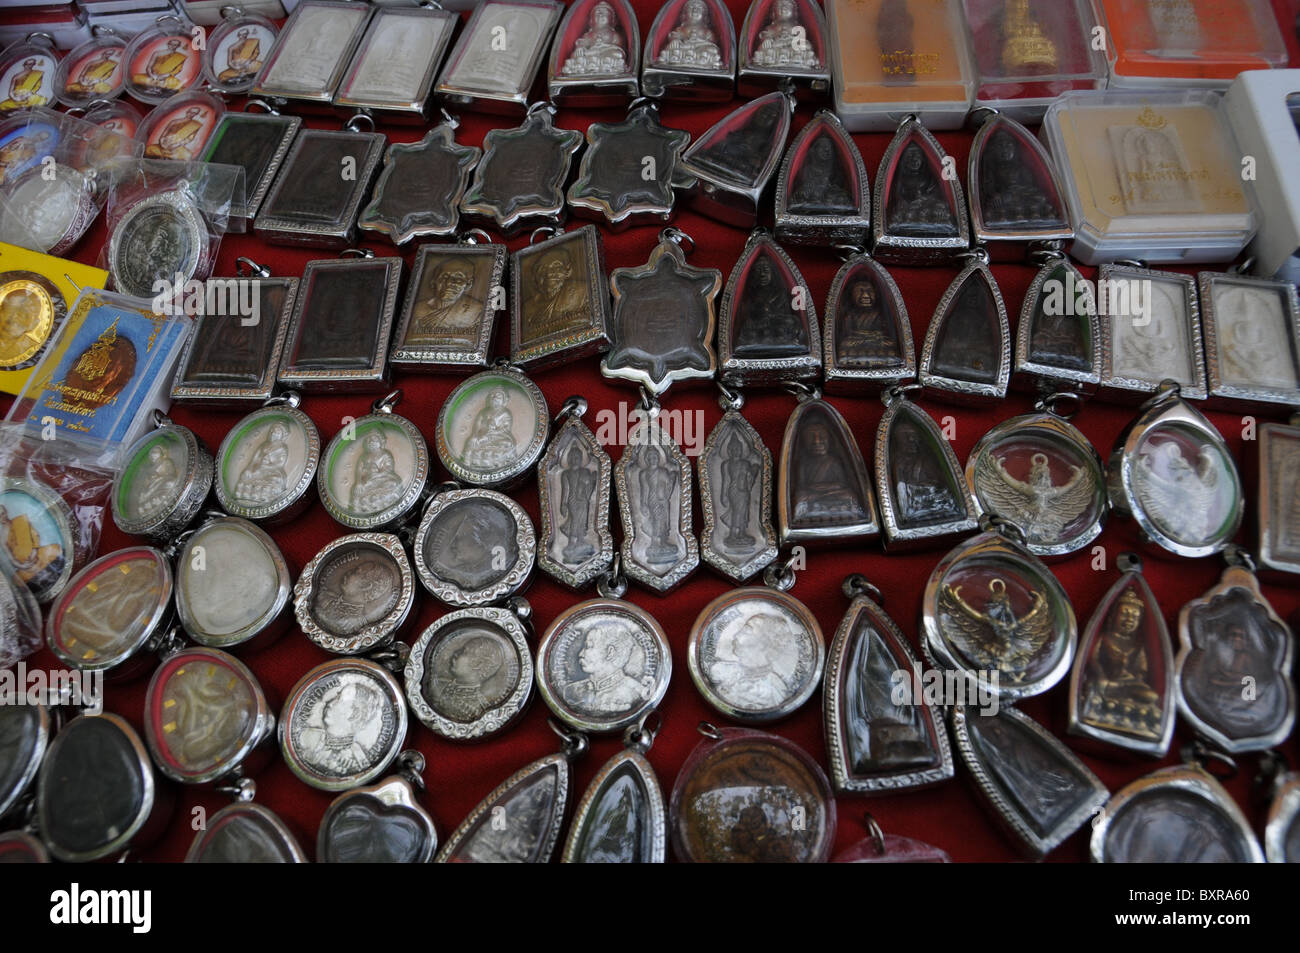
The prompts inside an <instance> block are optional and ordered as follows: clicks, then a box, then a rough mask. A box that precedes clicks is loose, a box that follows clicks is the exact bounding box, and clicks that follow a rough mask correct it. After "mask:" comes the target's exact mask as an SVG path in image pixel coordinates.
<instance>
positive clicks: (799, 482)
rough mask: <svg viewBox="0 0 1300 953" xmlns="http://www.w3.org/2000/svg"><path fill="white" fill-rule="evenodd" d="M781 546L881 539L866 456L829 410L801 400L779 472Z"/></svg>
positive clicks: (788, 428) (783, 444)
mask: <svg viewBox="0 0 1300 953" xmlns="http://www.w3.org/2000/svg"><path fill="white" fill-rule="evenodd" d="M777 474H778V475H777V487H776V500H777V516H778V520H779V523H780V527H779V529H780V534H781V536H780V539H781V545H782V546H784V545H786V544H787V543H792V542H793V543H802V542H811V541H814V540H815V541H817V542H825V543H827V544H829V543H830V542H831V541H832V540H836V539H860V540H864V541H869V540H872V539H875V538H876V536H878V535H879V533H880V524H879V522H878V521H877V518H876V501H875V497H874V494H873V493H872V492H871V483H870V482H869V480H868V478H867V468H866V464H865V463H864V462H863V460H862V451H860V450H859V449H858V442H857V441H856V440H855V439H854V438H853V433H852V432H851V431H850V430H849V425H848V424H847V423H846V422H845V420H844V418H843V417H842V416H840V412H839V411H838V410H836V409H835V408H834V407H833V406H832V405H831V404H829V403H827V402H826V401H824V400H821V399H820V398H817V397H813V398H810V399H807V400H801V401H800V402H799V405H798V406H797V407H795V409H794V412H793V413H792V414H791V415H790V419H789V420H787V421H786V424H785V436H784V438H783V439H782V441H781V462H780V466H779V468H778V470H777Z"/></svg>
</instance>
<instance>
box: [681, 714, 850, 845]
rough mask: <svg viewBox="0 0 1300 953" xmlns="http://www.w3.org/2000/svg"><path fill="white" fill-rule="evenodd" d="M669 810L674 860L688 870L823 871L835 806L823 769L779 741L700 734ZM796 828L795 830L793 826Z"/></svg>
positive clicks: (734, 732)
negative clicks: (707, 866) (793, 867)
mask: <svg viewBox="0 0 1300 953" xmlns="http://www.w3.org/2000/svg"><path fill="white" fill-rule="evenodd" d="M700 730H701V732H705V731H707V732H708V733H707V735H706V738H707V739H708V740H705V741H702V742H700V744H699V745H697V746H696V748H695V750H694V751H692V752H691V754H690V757H688V758H687V759H686V763H685V764H684V765H683V766H682V769H681V771H680V772H679V773H678V775H677V783H676V784H675V785H674V786H673V794H672V801H671V802H670V805H669V811H668V817H669V824H670V825H671V826H672V837H673V853H674V854H675V855H676V856H677V858H678V859H680V860H684V861H687V862H690V863H730V864H772V863H786V864H788V863H804V864H816V863H824V862H825V861H826V859H827V858H828V857H829V856H830V851H831V845H832V842H833V841H834V840H835V836H834V832H835V800H834V797H833V796H832V794H831V786H830V784H829V783H828V782H827V780H826V775H825V774H824V773H823V772H822V769H821V767H820V766H819V765H818V764H817V762H816V761H814V760H813V759H812V758H810V757H809V756H808V755H807V753H805V752H804V750H803V749H802V748H799V747H798V746H797V745H795V743H794V742H792V741H787V740H786V739H785V738H782V737H780V736H779V735H771V734H767V733H766V732H760V731H753V730H749V729H738V728H722V729H717V728H714V727H713V726H712V725H709V726H707V728H706V726H703V725H702V726H701V728H700ZM796 817H798V818H800V819H801V823H795V820H794V819H795V818H796Z"/></svg>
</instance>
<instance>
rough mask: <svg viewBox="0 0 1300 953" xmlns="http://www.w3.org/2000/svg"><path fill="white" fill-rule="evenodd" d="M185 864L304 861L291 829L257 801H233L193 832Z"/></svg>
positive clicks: (305, 861)
mask: <svg viewBox="0 0 1300 953" xmlns="http://www.w3.org/2000/svg"><path fill="white" fill-rule="evenodd" d="M185 863H187V864H305V863H307V855H306V853H305V852H304V851H303V849H302V847H300V846H299V844H298V841H297V840H296V839H295V838H294V836H293V833H292V832H291V831H290V830H289V828H288V827H286V826H285V823H284V821H282V820H280V818H279V817H277V816H276V815H275V814H274V813H272V812H271V811H270V810H268V809H267V808H265V807H263V806H262V805H260V804H254V803H251V802H245V801H236V802H235V803H234V804H227V805H226V806H225V807H223V808H222V809H221V810H219V811H217V812H216V813H215V814H213V815H212V816H211V817H209V818H208V823H207V826H206V827H204V828H203V830H201V831H199V832H198V834H196V835H195V836H194V843H193V844H191V845H190V849H189V853H187V854H186V855H185Z"/></svg>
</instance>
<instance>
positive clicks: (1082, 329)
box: [1011, 252, 1102, 394]
mask: <svg viewBox="0 0 1300 953" xmlns="http://www.w3.org/2000/svg"><path fill="white" fill-rule="evenodd" d="M1101 362H1102V347H1101V321H1100V318H1098V316H1097V300H1096V295H1095V294H1094V292H1093V288H1092V282H1090V281H1088V280H1087V279H1086V278H1084V277H1083V274H1082V272H1080V271H1079V269H1078V268H1075V267H1074V265H1073V264H1071V262H1070V260H1069V259H1068V258H1066V257H1065V256H1064V255H1062V254H1060V253H1059V252H1054V253H1050V254H1049V255H1048V256H1047V261H1046V263H1045V264H1044V265H1043V267H1042V268H1040V269H1039V271H1038V274H1036V275H1034V280H1033V281H1031V282H1030V283H1029V290H1028V291H1026V292H1025V303H1024V305H1023V306H1022V307H1021V309H1020V324H1019V325H1017V327H1016V358H1015V369H1014V371H1013V372H1012V378H1011V382H1012V384H1013V386H1015V387H1017V388H1022V389H1025V390H1036V389H1039V388H1052V389H1055V390H1071V391H1075V392H1077V393H1081V394H1091V393H1093V392H1094V391H1096V390H1097V385H1098V384H1099V383H1100V382H1101V366H1102V363H1101Z"/></svg>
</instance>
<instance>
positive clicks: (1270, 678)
mask: <svg viewBox="0 0 1300 953" xmlns="http://www.w3.org/2000/svg"><path fill="white" fill-rule="evenodd" d="M1225 558H1226V560H1227V563H1228V566H1227V568H1226V569H1225V570H1224V571H1223V575H1222V576H1220V577H1219V581H1218V583H1216V584H1215V585H1214V586H1212V587H1211V588H1210V589H1209V590H1207V591H1206V592H1205V594H1204V595H1202V596H1200V597H1199V598H1197V599H1193V600H1192V601H1191V602H1189V603H1187V605H1185V606H1183V608H1182V611H1181V612H1179V613H1178V642H1179V649H1178V661H1177V681H1176V682H1175V689H1176V695H1177V699H1178V711H1179V714H1181V715H1182V717H1183V718H1185V719H1186V720H1187V721H1188V723H1190V724H1191V725H1192V727H1193V728H1195V729H1196V730H1197V731H1198V732H1199V733H1200V734H1201V735H1203V736H1204V737H1206V738H1207V739H1209V740H1210V741H1211V742H1213V743H1214V744H1215V745H1217V746H1218V747H1219V748H1221V749H1222V750H1224V751H1227V752H1229V753H1232V754H1235V753H1237V752H1240V751H1263V750H1265V749H1267V748H1271V747H1273V746H1274V745H1278V744H1281V743H1282V742H1283V741H1285V740H1286V739H1287V738H1288V737H1289V736H1290V734H1291V729H1292V728H1294V727H1295V720H1296V690H1295V684H1294V683H1293V682H1292V681H1291V666H1292V664H1293V661H1294V659H1295V636H1294V634H1293V633H1292V632H1291V629H1290V627H1288V626H1287V624H1286V622H1284V621H1283V620H1282V617H1281V616H1279V615H1278V614H1277V611H1276V610H1275V609H1274V608H1273V607H1272V606H1271V605H1270V604H1269V602H1268V600H1267V599H1265V598H1264V594H1263V593H1262V592H1261V591H1260V588H1259V580H1258V579H1256V578H1255V573H1254V565H1253V563H1252V562H1251V560H1250V557H1249V556H1247V555H1246V553H1245V552H1244V551H1243V550H1240V549H1238V548H1237V547H1233V548H1231V549H1230V550H1228V552H1227V553H1226V554H1225Z"/></svg>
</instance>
